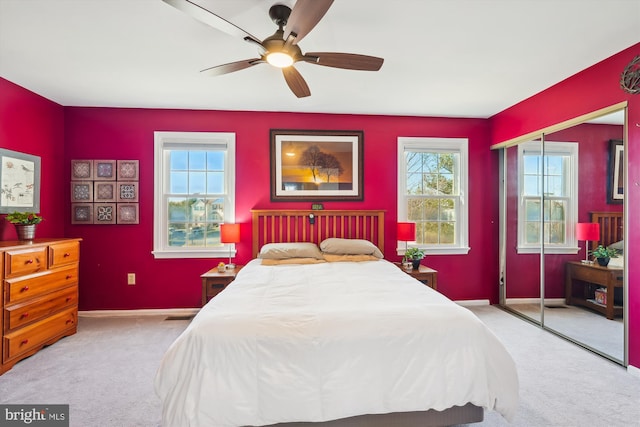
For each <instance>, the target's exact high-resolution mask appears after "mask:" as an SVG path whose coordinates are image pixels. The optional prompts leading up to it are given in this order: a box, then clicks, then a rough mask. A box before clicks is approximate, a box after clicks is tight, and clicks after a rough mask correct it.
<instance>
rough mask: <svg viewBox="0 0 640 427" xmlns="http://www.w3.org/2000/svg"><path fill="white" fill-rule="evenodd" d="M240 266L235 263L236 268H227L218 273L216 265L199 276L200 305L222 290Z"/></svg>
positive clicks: (232, 278) (231, 280)
mask: <svg viewBox="0 0 640 427" xmlns="http://www.w3.org/2000/svg"><path fill="white" fill-rule="evenodd" d="M241 268H242V266H241V265H236V268H234V269H231V270H229V269H227V270H225V271H224V272H223V273H220V272H219V271H218V267H214V268H212V269H211V270H209V271H207V272H206V273H204V274H203V275H202V276H200V278H201V279H202V305H205V304H206V303H207V302H208V301H209V300H210V299H211V298H213V297H215V296H216V295H218V294H219V293H220V292H222V291H223V290H224V288H226V287H227V286H228V285H229V283H231V282H233V280H234V279H235V278H236V274H238V271H240V269H241Z"/></svg>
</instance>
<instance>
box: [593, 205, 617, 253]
mask: <svg viewBox="0 0 640 427" xmlns="http://www.w3.org/2000/svg"><path fill="white" fill-rule="evenodd" d="M589 214H590V215H591V222H597V223H598V224H600V240H599V241H597V242H591V250H594V249H595V248H596V247H598V245H602V246H605V247H606V246H609V245H610V244H612V243H615V242H619V241H620V240H622V239H623V238H624V222H623V220H624V217H623V213H622V212H589Z"/></svg>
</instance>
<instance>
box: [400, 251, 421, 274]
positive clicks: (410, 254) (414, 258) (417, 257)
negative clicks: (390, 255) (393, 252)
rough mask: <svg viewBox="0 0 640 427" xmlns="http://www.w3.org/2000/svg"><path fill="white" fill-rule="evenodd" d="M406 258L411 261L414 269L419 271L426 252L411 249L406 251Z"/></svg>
mask: <svg viewBox="0 0 640 427" xmlns="http://www.w3.org/2000/svg"><path fill="white" fill-rule="evenodd" d="M404 257H405V258H406V259H407V260H409V261H411V264H412V265H413V269H414V270H417V269H419V268H420V261H421V260H422V258H424V251H423V250H422V249H420V248H409V249H407V250H406V251H405V253H404Z"/></svg>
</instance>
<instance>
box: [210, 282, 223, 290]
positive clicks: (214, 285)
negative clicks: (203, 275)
mask: <svg viewBox="0 0 640 427" xmlns="http://www.w3.org/2000/svg"><path fill="white" fill-rule="evenodd" d="M211 288H212V289H223V288H224V285H223V284H222V283H214V284H212V285H211Z"/></svg>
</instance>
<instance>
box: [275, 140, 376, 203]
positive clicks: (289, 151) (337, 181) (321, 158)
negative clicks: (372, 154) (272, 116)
mask: <svg viewBox="0 0 640 427" xmlns="http://www.w3.org/2000/svg"><path fill="white" fill-rule="evenodd" d="M270 139H271V147H270V160H271V200H272V201H313V202H316V201H325V200H334V201H358V200H363V199H364V191H363V189H364V185H363V173H364V171H363V166H364V163H363V153H364V149H363V141H364V132H362V131H358V130H296V129H271V131H270Z"/></svg>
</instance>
